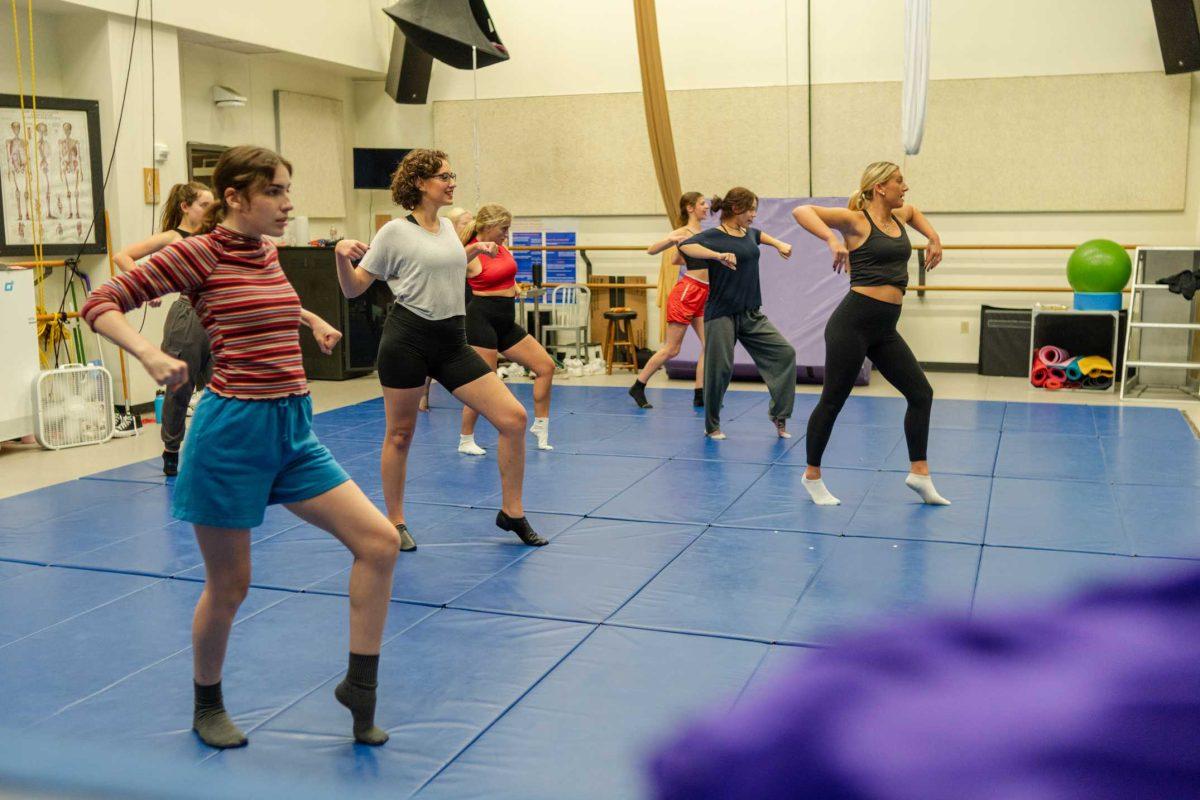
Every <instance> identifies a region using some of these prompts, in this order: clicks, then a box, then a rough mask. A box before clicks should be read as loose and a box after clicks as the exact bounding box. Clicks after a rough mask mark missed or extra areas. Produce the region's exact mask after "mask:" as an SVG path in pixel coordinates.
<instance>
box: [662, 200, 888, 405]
mask: <svg viewBox="0 0 1200 800" xmlns="http://www.w3.org/2000/svg"><path fill="white" fill-rule="evenodd" d="M801 203H808V204H811V205H817V206H828V207H844V206H845V205H846V198H844V197H791V198H784V197H760V198H759V199H758V217H757V218H756V219H755V221H754V227H756V228H758V229H759V230H761V231H764V232H766V233H769V234H770V235H772V236H774V237H775V238H776V239H779V240H780V241H783V242H787V243H789V244H791V246H792V257H791V258H790V259H788V260H787V261H784V260H783V259H782V258H780V257H779V254H778V253H777V252H775V249H774V248H772V247H764V248H762V262H761V264H762V272H761V275H762V295H763V313H764V314H766V315H767V317H768V318H769V319H770V320H771V322H773V323H774V324H775V327H776V328H778V329H779V332H780V333H782V334H783V335H784V338H786V339H787V340H788V341H789V342H791V343H792V346H793V347H795V348H796V379H797V380H798V381H800V382H801V383H823V382H824V380H825V323H826V322H827V321H828V320H829V316H830V315H831V314H832V313H833V310H834V309H835V308H837V304H838V303H840V302H841V301H842V297H844V296H845V294H846V292H847V291H849V290H850V278H849V277H848V276H847V275H846V273H842V274H841V275H838V274H837V273H835V272H834V271H833V269H832V267H831V264H832V263H833V260H832V257H831V256H830V255H829V248H828V247H826V246H825V244H824V242H820V241H818V240H817V239H816V238H814V237H812V236H810V235H809V234H808V233H806V232H805V231H804V229H802V228H801V227H800V226H799V225H797V224H796V221H795V220H794V219H792V209H793V208H795V207H796V206H798V205H800V204H801ZM717 222H718V219H717V218H716V217H715V216H712V217H709V218H708V219H707V220H705V221H704V227H705V228H711V227H714V226H715V225H716V224H717ZM699 355H700V342H699V340H698V339H697V338H696V337H695V336H694V335H691V334H689V335H687V336H685V337H684V339H683V347H682V348H681V349H680V351H679V355H678V356H676V357H675V358H673V359H671V360H670V361H668V362H667V375H669V376H671V377H672V378H692V377H694V376H695V374H696V359H697V358H698V356H699ZM733 359H734V360H733V377H734V378H735V379H739V380H747V379H749V380H754V379H757V378H758V370H757V369H755V367H754V362H753V361H751V360H750V354H749V353H747V352H746V351H745V349H743V348H742V346H741V345H740V344H739V345H738V346H737V347H736V349H735V350H734V355H733ZM870 377H871V368H870V364H869V362H867V363H864V364H863V369H862V371H861V372H860V373H859V376H858V380H857V381H855V383H857V384H858V385H859V386H863V385H866V384H867V383H868V382H869V381H870Z"/></svg>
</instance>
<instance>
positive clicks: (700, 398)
mask: <svg viewBox="0 0 1200 800" xmlns="http://www.w3.org/2000/svg"><path fill="white" fill-rule="evenodd" d="M692 407H693V408H704V390H703V389H693V390H692Z"/></svg>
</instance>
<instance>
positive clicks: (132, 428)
mask: <svg viewBox="0 0 1200 800" xmlns="http://www.w3.org/2000/svg"><path fill="white" fill-rule="evenodd" d="M141 428H142V421H141V420H140V419H138V418H137V416H136V415H134V414H130V413H129V412H127V411H114V412H113V437H114V438H116V439H124V438H126V437H128V436H137V435H138V434H139V433H141Z"/></svg>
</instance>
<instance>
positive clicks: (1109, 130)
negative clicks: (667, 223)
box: [434, 73, 1191, 216]
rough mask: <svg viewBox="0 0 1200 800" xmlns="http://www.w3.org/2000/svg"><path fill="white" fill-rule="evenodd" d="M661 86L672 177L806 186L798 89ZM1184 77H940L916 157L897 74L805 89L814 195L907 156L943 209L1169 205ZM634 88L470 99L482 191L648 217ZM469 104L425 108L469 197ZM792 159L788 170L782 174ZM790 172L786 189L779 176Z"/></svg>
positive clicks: (762, 189)
mask: <svg viewBox="0 0 1200 800" xmlns="http://www.w3.org/2000/svg"><path fill="white" fill-rule="evenodd" d="M783 97H784V94H783V90H782V88H779V87H752V88H745V89H711V90H692V91H680V92H671V93H670V102H671V121H672V125H673V126H674V129H675V146H676V150H677V153H678V157H679V169H680V176H681V178H682V179H683V182H684V184H685V186H686V187H688V188H695V189H697V190H700V191H704V192H706V193H712V192H724V191H725V190H726V189H728V188H729V187H731V186H734V185H738V184H741V185H744V186H748V187H749V188H751V189H753V190H754V191H756V192H757V193H759V194H760V195H763V196H767V197H771V196H776V197H777V196H789V195H790V196H803V195H805V194H807V191H808V173H807V162H808V152H807V141H806V138H805V129H806V115H807V89H806V87H803V86H793V87H791V90H790V92H789V93H788V101H789V102H790V108H789V107H788V106H785V104H784V102H783ZM1190 102H1191V82H1190V79H1189V78H1188V77H1187V76H1172V77H1167V76H1164V75H1161V74H1155V73H1129V74H1113V75H1078V76H1053V77H1036V78H995V79H986V80H952V81H935V82H934V83H933V84H932V86H931V87H930V98H929V112H928V119H927V124H926V130H925V140H924V144H923V147H922V152H921V154H920V155H919V156H916V157H912V158H908V159H905V158H904V156H903V150H902V148H901V146H900V84H899V83H894V82H878V83H854V84H826V85H818V86H816V87H814V92H813V141H814V148H813V190H814V193H815V194H816V195H818V196H823V195H845V194H849V193H850V192H851V191H853V189H854V188H855V187H856V186H857V183H858V177H859V175H860V174H861V172H862V169H863V167H865V166H866V165H867V164H868V163H870V162H872V161H877V160H880V159H888V160H892V161H898V162H899V163H901V164H903V165H904V168H905V173H906V176H907V178H908V180H909V183H910V184H911V185H912V187H913V194H912V198H913V200H914V202H916V203H917V204H918V205H920V206H921V207H922V208H925V209H927V210H929V211H940V212H956V211H957V212H977V213H988V212H1005V211H1007V212H1050V211H1151V210H1153V211H1169V210H1179V209H1182V208H1183V206H1184V200H1185V193H1186V192H1185V180H1186V166H1187V146H1188V140H1187V139H1188V124H1189V118H1188V115H1189V106H1190ZM643 113H644V112H643V109H642V102H641V97H640V95H638V94H636V93H623V94H600V95H564V96H556V97H529V98H518V99H504V100H486V101H480V105H479V109H478V120H479V121H478V125H479V137H480V161H481V164H482V170H483V174H482V175H481V189H482V195H483V197H482V199H483V201H484V202H487V201H489V200H496V201H499V202H504V203H505V204H506V205H508V206H509V207H510V208H511V209H512V211H513V212H514V213H515V214H518V215H523V216H538V215H541V216H552V215H610V214H634V215H636V214H658V213H661V211H662V210H661V209H660V208H659V207H658V199H657V192H656V190H655V186H654V183H653V180H654V172H653V168H652V165H651V162H650V154H649V147H648V145H647V143H646V130H645V118H644V116H643ZM472 120H473V112H472V108H471V104H470V102H469V101H447V102H438V103H435V104H434V141H436V142H437V144H438V146H439V147H442V148H443V149H445V150H447V151H448V152H449V153H450V155H451V157H452V160H453V163H454V166H455V168H456V169H457V171H458V173H459V175H460V176H461V177H460V184H461V187H462V188H461V189H460V192H459V199H460V201H461V202H463V203H466V204H470V203H471V202H472V201H473V198H474V174H473V170H474V165H473V147H474V145H473V139H472ZM789 164H790V169H789ZM789 181H790V185H789Z"/></svg>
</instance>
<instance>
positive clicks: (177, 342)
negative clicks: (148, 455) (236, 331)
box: [113, 182, 213, 475]
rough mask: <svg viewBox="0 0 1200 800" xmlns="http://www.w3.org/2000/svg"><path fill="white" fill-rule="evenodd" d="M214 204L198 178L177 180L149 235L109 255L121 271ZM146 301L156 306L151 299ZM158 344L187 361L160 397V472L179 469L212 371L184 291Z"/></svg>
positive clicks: (184, 234)
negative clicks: (195, 404)
mask: <svg viewBox="0 0 1200 800" xmlns="http://www.w3.org/2000/svg"><path fill="white" fill-rule="evenodd" d="M212 203H213V196H212V192H211V191H210V190H209V188H208V187H207V186H205V185H204V184H202V183H194V182H193V183H177V184H175V185H174V186H172V187H171V191H170V193H168V195H167V200H166V203H165V204H164V205H163V213H162V220H161V225H160V226H159V230H160V231H161V233H156V234H155V235H153V236H151V237H150V238H149V239H145V240H143V241H140V242H137V243H136V244H131V245H130V246H129V247H126V248H125V249H123V250H121V252H119V253H117V254H116V255H114V256H113V263H115V264H116V265H117V266H118V267H119V268H120V269H121V271H122V272H128V271H129V270H131V269H133V267H134V262H135V261H137V260H138V259H142V258H145V257H146V256H149V255H152V254H154V253H157V252H158V251H159V250H162V249H163V248H164V247H166V246H167V245H171V244H174V243H175V242H178V241H180V240H181V239H186V238H188V237H189V236H193V235H195V234H196V233H198V232H199V230H200V227H201V225H202V224H203V222H204V215H205V213H206V212H207V211H208V207H209V206H211V205H212ZM150 305H152V306H157V305H159V301H158V300H151V301H150ZM162 349H163V352H164V353H167V354H168V355H170V356H172V357H174V358H178V359H180V360H182V361H185V362H187V365H188V381H187V383H186V384H184V385H181V386H179V387H177V388H176V389H175V391H172V392H167V393H166V394H165V395H164V396H163V410H162V425H161V427H160V430H161V432H162V441H163V474H164V475H175V474H178V472H179V447H180V445H182V444H183V437H184V434H185V433H186V432H187V412H188V405H189V403H190V402H191V399H192V394H193V392H194V391H195V390H196V389H200V388H203V387H204V385H205V384H206V383H208V379H209V376H210V375H211V373H212V351H211V349H210V348H209V342H208V334H207V333H205V332H204V326H203V325H201V324H200V317H199V316H197V315H196V312H195V310H194V309H193V308H192V304H191V303H189V302H188V300H187V298H185V297H184V296H183V295H180V296H179V299H178V300H176V301H175V302H174V303H172V304H171V308H170V309H168V310H167V321H166V322H165V323H163V338H162Z"/></svg>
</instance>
